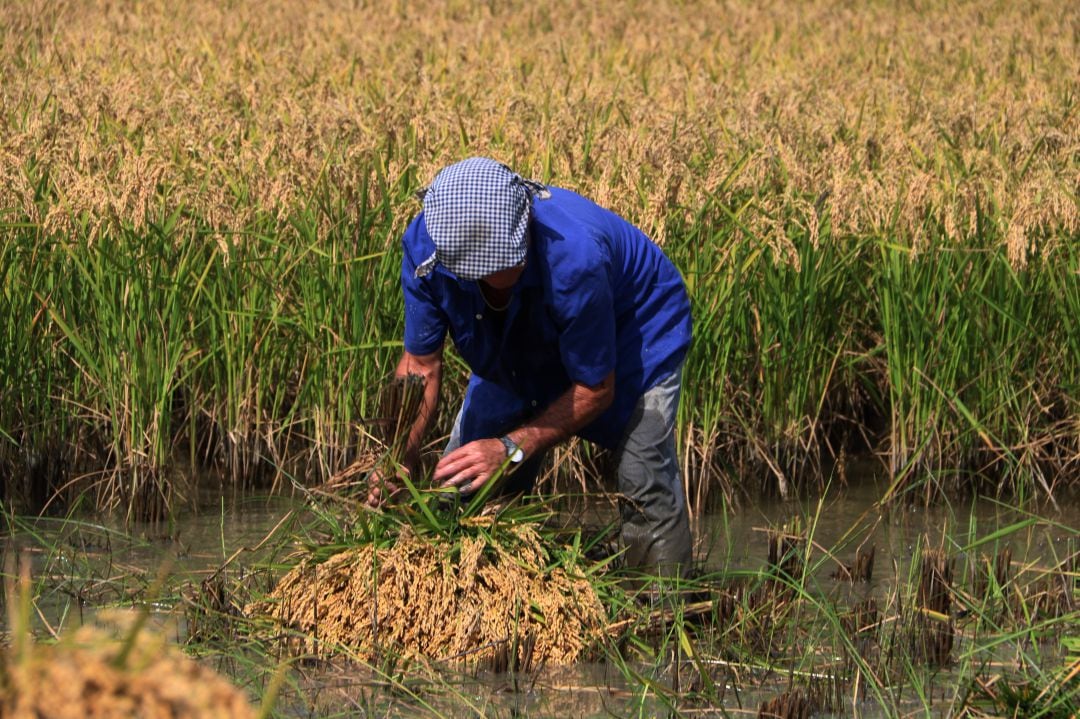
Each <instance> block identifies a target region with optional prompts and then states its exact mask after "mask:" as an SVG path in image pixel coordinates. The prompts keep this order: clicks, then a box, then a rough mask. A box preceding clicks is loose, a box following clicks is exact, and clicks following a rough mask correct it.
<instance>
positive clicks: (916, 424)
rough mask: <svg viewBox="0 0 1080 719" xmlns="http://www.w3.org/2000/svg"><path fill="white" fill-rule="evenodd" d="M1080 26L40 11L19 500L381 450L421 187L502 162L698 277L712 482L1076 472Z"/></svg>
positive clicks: (25, 90) (812, 13) (452, 13)
mask: <svg viewBox="0 0 1080 719" xmlns="http://www.w3.org/2000/svg"><path fill="white" fill-rule="evenodd" d="M1078 21H1080V20H1078V17H1077V14H1076V12H1075V11H1074V10H1072V9H1070V8H1068V7H1064V8H1063V7H1061V6H1060V4H1058V3H1038V2H1036V3H1026V4H1024V5H1023V6H1014V5H1012V4H1008V3H967V4H963V5H959V6H957V5H955V4H953V3H945V2H920V3H912V4H904V5H900V4H894V3H885V2H879V3H869V4H867V5H865V6H853V5H850V4H842V3H826V2H810V3H798V4H795V3H791V2H772V3H701V4H695V5H693V6H688V5H683V4H679V3H656V4H648V5H646V4H642V3H627V4H624V5H622V6H620V7H615V8H604V9H600V8H588V7H578V5H577V4H576V3H559V2H556V3H553V4H551V3H549V4H545V5H544V6H543V7H537V6H534V5H533V4H528V3H505V4H499V5H492V4H483V3H445V4H440V5H438V6H437V7H428V6H425V5H420V4H411V3H407V2H401V3H396V4H394V5H391V6H383V5H381V4H367V3H359V2H349V3H334V2H328V3H319V4H316V5H313V6H309V5H308V4H304V3H296V2H275V3H271V4H269V5H260V6H258V7H253V6H248V5H245V4H235V5H230V6H219V5H217V4H215V3H210V2H196V3H194V4H191V5H186V6H184V7H183V8H180V7H176V6H174V5H173V4H170V3H164V2H149V3H140V4H125V3H120V4H114V3H95V2H60V3H18V4H12V5H9V6H7V7H5V8H4V9H3V11H2V13H0V38H2V40H0V42H2V51H0V72H2V74H3V77H4V78H5V82H4V83H3V87H2V89H0V98H2V104H0V107H2V113H0V138H2V139H0V222H2V224H0V232H2V233H3V236H4V237H3V243H2V244H0V247H2V249H0V272H2V273H3V274H2V283H0V288H2V298H3V303H4V311H3V312H2V313H0V322H2V333H3V338H4V346H5V351H4V352H3V354H2V355H0V368H2V373H3V378H4V382H3V394H2V395H0V442H2V445H0V458H2V464H0V466H2V467H3V470H2V476H3V477H4V479H5V482H4V484H5V487H4V494H5V496H6V497H7V498H8V501H22V500H24V499H25V500H27V505H28V506H32V507H35V508H37V509H40V508H41V506H43V505H44V504H45V503H46V502H48V501H49V500H50V499H52V501H53V502H55V503H67V504H68V505H70V504H72V503H73V502H75V501H77V500H78V498H82V501H86V502H89V503H90V504H91V505H93V506H95V507H97V508H104V509H112V510H121V511H123V512H125V513H127V514H130V515H136V514H137V515H140V516H162V515H163V514H164V513H166V512H167V511H168V508H170V507H172V506H174V505H176V504H177V503H180V504H181V505H182V504H183V502H184V501H185V500H188V499H190V498H191V497H192V496H193V488H191V487H189V486H186V483H185V478H187V477H189V476H190V472H184V471H182V470H177V467H180V466H185V465H186V466H193V465H198V466H203V465H212V466H214V467H216V468H218V469H220V470H221V471H222V472H223V473H224V475H226V476H227V477H228V478H229V481H231V482H235V483H238V484H239V485H241V486H254V485H257V486H274V487H279V488H280V487H282V486H287V485H288V484H290V483H300V484H311V483H318V482H320V481H323V480H325V479H326V478H328V477H329V476H331V475H332V474H333V473H334V472H335V471H338V470H340V469H341V468H342V467H343V466H346V465H347V464H348V463H349V462H350V461H351V459H352V458H353V456H354V453H355V452H356V451H357V447H358V444H359V445H360V446H361V451H362V449H363V447H362V445H363V442H364V440H363V438H364V434H365V432H364V427H363V420H364V418H365V417H366V416H368V415H369V414H370V413H371V400H370V398H371V397H372V396H373V393H374V392H375V390H376V389H377V387H378V386H379V384H380V383H381V382H382V381H383V380H384V379H385V378H386V377H387V376H388V374H389V371H390V365H391V363H392V361H393V360H392V359H391V358H392V357H394V355H395V354H396V353H397V352H398V351H399V344H398V343H399V338H400V334H401V304H400V299H399V298H398V294H397V289H396V282H395V275H396V267H397V261H398V258H397V256H396V253H397V244H396V243H397V238H398V236H399V233H400V232H401V230H402V229H403V227H404V226H405V224H406V223H407V221H408V220H409V218H410V217H411V216H412V214H413V213H415V212H416V211H417V209H418V207H417V205H416V203H415V202H414V201H412V200H410V199H409V195H410V193H411V192H412V191H414V190H416V189H417V188H419V187H421V186H422V185H423V184H424V183H425V182H426V181H428V180H429V179H430V178H431V177H432V176H433V174H434V172H435V171H436V170H437V169H438V168H439V167H441V166H442V165H444V164H446V163H449V162H452V161H454V160H456V159H460V158H461V157H462V156H466V155H470V154H485V155H490V156H494V157H497V158H499V159H501V160H504V161H506V162H508V163H510V164H512V165H513V166H515V167H516V168H517V169H519V170H520V171H521V172H522V173H523V174H525V175H531V176H534V177H537V178H540V179H542V180H544V181H547V182H551V183H553V184H560V185H564V186H568V187H572V188H575V189H577V190H579V191H581V192H583V193H585V194H588V195H590V196H592V197H593V198H595V199H596V200H597V201H599V202H601V203H602V204H606V205H608V206H610V207H611V208H612V209H615V210H616V211H618V212H620V213H622V214H624V215H625V216H626V217H628V218H629V219H631V220H632V221H634V222H635V223H637V224H639V225H640V226H642V227H643V228H644V229H646V230H647V231H648V232H649V233H651V235H652V236H653V237H654V238H655V240H656V241H657V242H659V243H661V244H662V245H663V246H664V248H665V250H666V251H667V252H668V253H669V254H670V256H671V257H672V258H673V259H674V260H675V262H676V264H677V265H678V266H679V267H680V269H681V270H682V271H683V273H684V275H685V277H686V279H687V283H688V285H689V286H690V288H691V292H692V295H693V301H694V308H695V319H696V344H695V346H694V348H693V352H692V355H691V357H690V360H689V362H688V367H687V390H688V392H687V395H688V396H689V397H692V398H694V401H692V402H687V403H686V406H685V407H684V410H683V416H682V419H681V426H682V428H683V430H682V434H683V438H684V441H683V446H684V451H685V453H686V455H687V456H688V460H687V461H688V469H689V470H690V471H689V472H688V473H687V474H688V480H687V482H688V493H689V494H690V496H691V498H692V500H693V501H694V502H695V504H697V505H700V504H701V503H703V502H705V501H706V500H707V499H708V498H709V497H710V496H712V497H716V496H724V497H726V498H727V499H729V500H737V499H739V498H740V497H745V496H747V495H749V494H752V493H753V492H754V491H756V490H757V489H759V488H761V487H764V488H766V489H768V490H769V491H779V492H780V493H782V494H788V493H790V492H792V491H794V490H795V489H797V488H798V487H800V486H806V485H810V484H813V483H814V481H816V480H814V477H819V476H820V475H821V469H822V467H824V466H828V465H830V464H831V463H832V462H833V461H834V460H835V459H836V458H837V457H839V456H841V455H842V454H843V453H846V452H865V451H873V452H877V453H879V454H881V456H883V458H884V461H885V462H886V463H887V464H888V466H889V467H890V469H891V470H892V472H893V474H894V476H895V478H896V485H895V487H894V491H893V493H894V494H897V495H904V496H912V497H933V496H936V495H938V494H939V493H940V491H941V490H942V489H949V488H962V489H971V488H974V489H977V490H979V491H988V492H992V493H998V492H1004V493H1009V494H1020V495H1023V496H1034V495H1041V496H1047V495H1052V494H1053V492H1054V491H1055V489H1056V488H1057V487H1059V486H1060V485H1062V484H1074V483H1075V477H1076V466H1077V458H1078V456H1080V455H1078V451H1080V413H1078V396H1080V392H1078V390H1077V388H1078V386H1080V385H1078V382H1080V377H1078V374H1077V373H1078V369H1077V368H1078V367H1080V362H1078V361H1077V358H1078V357H1080V344H1078V343H1080V332H1078V328H1077V326H1076V317H1077V316H1078V311H1077V310H1078V304H1077V303H1078V301H1080V291H1078V289H1077V287H1078V283H1077V280H1076V278H1077V276H1078V272H1080V250H1078V249H1077V248H1078V246H1080V245H1078V243H1077V242H1076V241H1075V240H1076V237H1077V229H1078V220H1077V218H1078V217H1080V213H1078V211H1077V188H1078V181H1080V167H1078V163H1077V157H1078V154H1077V148H1078V133H1077V123H1078V120H1077V112H1076V91H1077V83H1076V78H1077V77H1078V70H1080V68H1078V60H1077V58H1078V56H1080V53H1078V52H1077V47H1076V44H1077V40H1076V38H1077V34H1076V28H1077V23H1078ZM457 386H459V387H460V384H459V385H457ZM444 424H445V423H444ZM569 454H570V457H571V458H572V459H574V460H578V459H581V461H580V462H578V461H574V462H569V463H565V462H563V463H561V464H562V465H563V466H584V465H588V464H589V462H590V461H591V458H590V457H589V456H588V455H589V452H588V451H587V449H586V450H584V455H582V450H578V449H577V448H573V449H571V451H570V453H569ZM178 457H184V458H186V462H184V463H181V462H178V461H177V458H178ZM564 474H566V473H564ZM588 474H589V473H588V472H585V471H578V472H571V473H570V475H571V476H569V477H563V478H561V479H560V478H556V486H577V485H578V484H581V483H586V484H587V481H588V477H587V475H588ZM559 482H561V484H559Z"/></svg>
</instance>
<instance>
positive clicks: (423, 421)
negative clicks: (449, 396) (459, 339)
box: [394, 348, 443, 474]
mask: <svg viewBox="0 0 1080 719" xmlns="http://www.w3.org/2000/svg"><path fill="white" fill-rule="evenodd" d="M442 366H443V359H442V348H439V349H438V350H437V351H436V352H433V353H431V354H429V355H414V354H410V353H408V352H404V353H402V355H401V360H400V361H399V362H398V365H397V369H396V370H395V371H394V376H395V377H398V378H405V377H409V376H413V375H415V376H418V377H422V378H423V380H424V399H423V401H422V402H421V403H420V411H419V413H418V414H417V416H416V421H415V422H413V425H412V428H411V429H410V430H409V438H408V440H407V441H406V443H405V456H404V458H403V459H404V464H405V468H406V469H407V470H408V472H409V474H415V472H416V468H417V467H418V466H419V463H420V448H421V447H422V446H423V444H424V438H425V437H426V436H427V433H428V430H430V429H431V425H432V423H433V422H434V421H435V413H436V411H437V410H438V408H439V390H440V388H441V386H442Z"/></svg>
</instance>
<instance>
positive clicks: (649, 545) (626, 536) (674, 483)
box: [616, 368, 693, 576]
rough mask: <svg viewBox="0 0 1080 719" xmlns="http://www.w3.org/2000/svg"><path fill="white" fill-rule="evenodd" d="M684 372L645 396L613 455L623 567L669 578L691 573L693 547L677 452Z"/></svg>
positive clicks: (679, 372)
mask: <svg viewBox="0 0 1080 719" xmlns="http://www.w3.org/2000/svg"><path fill="white" fill-rule="evenodd" d="M681 385H682V370H681V368H680V370H679V371H677V372H675V373H674V374H672V375H671V376H670V377H668V378H667V379H665V380H663V381H661V382H660V383H659V384H657V385H656V386H655V387H653V388H652V389H650V390H649V391H648V392H646V393H645V394H644V395H643V396H642V397H641V399H640V400H638V404H637V407H636V408H635V409H634V414H633V415H632V416H631V418H630V423H629V424H628V425H627V429H626V434H625V435H624V436H623V440H622V444H621V445H620V446H619V448H618V449H617V450H616V459H617V461H618V472H619V477H618V486H619V492H620V493H621V494H622V498H621V500H620V512H621V515H622V532H621V535H622V542H623V545H624V546H625V547H626V562H627V565H628V566H630V567H634V568H638V569H641V570H643V571H647V572H653V571H656V572H658V573H661V574H666V575H669V576H670V575H673V574H676V573H685V572H686V571H687V570H688V569H689V568H690V562H691V559H692V556H693V546H692V541H691V538H690V520H689V515H688V513H687V509H686V496H685V493H684V491H683V486H682V477H681V473H680V471H679V458H678V454H677V452H676V449H675V416H676V413H677V411H678V408H679V392H680V389H681Z"/></svg>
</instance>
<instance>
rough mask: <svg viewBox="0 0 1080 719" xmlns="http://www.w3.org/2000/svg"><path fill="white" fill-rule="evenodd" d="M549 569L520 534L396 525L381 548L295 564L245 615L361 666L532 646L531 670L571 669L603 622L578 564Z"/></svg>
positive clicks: (530, 536) (529, 530) (530, 532)
mask: <svg viewBox="0 0 1080 719" xmlns="http://www.w3.org/2000/svg"><path fill="white" fill-rule="evenodd" d="M472 521H473V522H475V523H481V522H484V523H489V522H490V519H489V518H478V519H476V520H472ZM550 565H551V562H550V561H549V558H548V553H547V552H546V551H545V549H544V545H543V542H542V540H541V538H540V536H539V535H538V533H537V531H536V529H535V528H533V527H531V526H528V525H511V526H507V527H500V528H499V531H497V532H477V533H476V534H475V535H474V536H467V537H464V538H462V539H460V540H459V541H458V542H456V543H454V544H451V543H449V542H439V541H437V540H432V539H424V538H421V537H417V536H416V535H415V534H414V533H413V532H412V531H411V530H409V529H407V528H405V529H403V530H402V531H401V533H400V534H399V536H398V538H397V540H396V542H395V543H394V544H393V546H390V547H388V548H376V547H374V546H373V545H365V546H359V547H355V548H351V549H348V550H346V551H343V552H341V553H339V554H336V555H334V556H332V557H330V558H329V559H328V560H326V561H324V562H321V563H315V562H313V561H311V560H305V561H303V562H301V563H300V564H299V565H298V566H296V567H295V568H294V569H293V570H292V571H290V572H289V573H288V574H286V575H285V576H284V577H283V578H282V579H281V581H280V582H279V583H278V585H277V586H276V587H275V588H274V590H273V591H272V592H271V594H270V596H269V598H268V599H267V600H266V601H264V602H260V603H257V604H255V605H253V606H251V607H249V608H248V613H249V614H260V615H269V616H270V617H272V618H273V619H275V620H276V621H278V622H281V623H282V624H284V625H286V626H289V627H292V628H294V629H298V630H300V631H301V632H303V633H304V634H306V635H307V636H308V637H310V639H311V642H310V644H309V647H308V648H309V649H313V650H316V651H327V650H328V649H330V648H332V647H333V646H336V645H344V646H348V647H350V648H352V649H353V650H354V651H356V652H358V653H359V655H360V656H361V657H363V658H365V659H372V658H374V657H375V655H376V654H377V653H378V652H379V651H380V650H391V651H394V652H397V653H399V654H400V655H402V656H403V657H406V658H415V657H424V658H428V659H436V660H439V659H462V660H465V661H481V660H485V659H489V658H491V657H492V656H493V655H494V654H495V653H497V652H499V651H505V650H506V648H507V647H521V646H525V645H531V648H532V650H531V656H530V658H531V661H532V662H533V663H534V664H539V663H543V662H546V663H548V664H569V663H573V662H575V661H578V660H580V659H583V658H585V656H586V655H587V654H588V653H589V652H590V650H592V649H593V648H594V647H595V645H596V639H597V638H598V636H599V632H600V630H601V629H602V627H603V626H604V624H605V620H606V614H605V611H604V606H603V604H602V603H601V601H600V598H599V596H598V595H597V593H596V591H595V589H594V588H593V586H592V584H590V583H589V581H588V580H587V579H585V578H584V577H583V576H582V575H581V572H580V571H579V570H580V568H579V567H576V566H574V563H573V562H572V561H569V560H568V559H567V560H566V561H564V562H561V563H560V565H559V566H557V567H551V566H550Z"/></svg>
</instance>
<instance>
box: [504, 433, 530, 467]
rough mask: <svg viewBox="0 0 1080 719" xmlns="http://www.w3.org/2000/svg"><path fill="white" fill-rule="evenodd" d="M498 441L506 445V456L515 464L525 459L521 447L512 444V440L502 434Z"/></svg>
mask: <svg viewBox="0 0 1080 719" xmlns="http://www.w3.org/2000/svg"><path fill="white" fill-rule="evenodd" d="M499 441H500V442H502V443H503V446H504V447H506V456H507V458H508V459H509V460H510V461H511V462H513V463H514V464H517V463H518V462H520V461H521V460H523V459H525V453H524V452H523V451H521V447H519V446H517V445H516V444H514V440H512V439H510V438H509V437H507V436H502V437H499Z"/></svg>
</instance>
